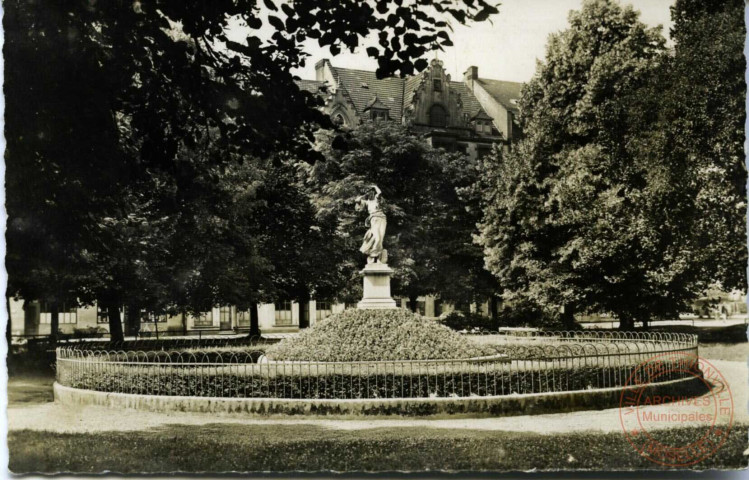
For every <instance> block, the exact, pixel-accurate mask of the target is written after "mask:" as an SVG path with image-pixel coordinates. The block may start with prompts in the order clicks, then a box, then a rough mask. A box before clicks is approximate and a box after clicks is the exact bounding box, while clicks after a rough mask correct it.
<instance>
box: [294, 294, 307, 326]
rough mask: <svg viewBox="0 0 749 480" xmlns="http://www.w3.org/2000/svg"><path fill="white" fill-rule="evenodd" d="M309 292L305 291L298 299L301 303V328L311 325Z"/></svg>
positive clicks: (298, 303)
mask: <svg viewBox="0 0 749 480" xmlns="http://www.w3.org/2000/svg"><path fill="white" fill-rule="evenodd" d="M309 297H310V295H309V292H303V293H302V294H301V295H299V298H298V299H297V305H299V328H308V327H309Z"/></svg>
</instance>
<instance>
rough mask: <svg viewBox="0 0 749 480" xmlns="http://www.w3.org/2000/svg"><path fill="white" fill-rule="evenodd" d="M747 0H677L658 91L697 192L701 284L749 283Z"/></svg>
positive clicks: (678, 156) (671, 147)
mask: <svg viewBox="0 0 749 480" xmlns="http://www.w3.org/2000/svg"><path fill="white" fill-rule="evenodd" d="M744 10H745V3H744V2H742V1H741V0H718V1H708V0H677V1H676V2H675V4H674V5H673V7H672V8H671V12H672V18H673V21H674V26H673V28H672V30H671V38H672V39H673V41H674V43H675V45H674V53H673V57H672V58H671V59H670V63H669V64H668V67H669V68H668V71H667V73H666V74H665V77H666V78H665V81H664V84H665V85H664V88H662V89H660V91H658V92H657V94H658V99H659V101H660V105H661V116H660V122H659V125H658V127H657V129H658V130H660V131H662V132H663V134H662V140H661V141H662V143H665V144H666V148H664V149H663V151H664V153H665V154H666V155H668V156H669V158H671V159H672V161H673V162H675V163H676V162H679V163H681V164H682V165H685V166H686V167H687V168H685V169H684V170H683V172H682V175H684V176H685V177H688V181H689V185H690V187H691V190H692V192H693V194H694V199H695V202H694V209H695V212H696V213H695V215H694V218H695V222H694V224H693V229H692V233H693V238H692V240H693V243H694V246H693V248H692V255H693V257H692V258H691V261H692V262H694V263H696V264H698V265H699V266H700V269H701V271H700V273H699V275H700V278H701V279H702V284H701V285H700V287H701V289H707V288H708V284H709V283H710V282H716V283H718V284H719V285H720V286H722V288H724V289H729V290H730V289H733V288H737V289H740V290H744V291H745V290H746V286H747V285H746V274H745V268H746V263H747V249H746V246H747V243H746V181H747V173H746V165H745V151H744V142H745V131H744V124H745V121H746V113H745V100H746V81H745V72H746V59H745V57H744V52H743V50H744V42H745V39H746V26H745V23H744Z"/></svg>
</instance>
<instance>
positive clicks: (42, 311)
mask: <svg viewBox="0 0 749 480" xmlns="http://www.w3.org/2000/svg"><path fill="white" fill-rule="evenodd" d="M57 318H58V323H59V324H60V325H63V324H74V323H78V307H69V306H68V305H66V304H65V303H63V304H62V305H61V306H60V310H59V311H58V317H57ZM39 323H41V324H52V310H51V307H50V305H49V304H48V303H47V302H39Z"/></svg>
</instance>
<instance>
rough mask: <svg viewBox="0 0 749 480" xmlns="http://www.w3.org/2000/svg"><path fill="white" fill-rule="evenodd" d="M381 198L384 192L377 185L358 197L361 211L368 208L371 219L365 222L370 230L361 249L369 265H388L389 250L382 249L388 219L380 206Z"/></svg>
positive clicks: (357, 200)
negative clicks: (377, 263) (380, 263)
mask: <svg viewBox="0 0 749 480" xmlns="http://www.w3.org/2000/svg"><path fill="white" fill-rule="evenodd" d="M380 197H382V191H381V190H380V189H379V188H378V187H377V185H372V188H371V189H370V190H369V192H367V193H366V194H365V195H361V196H359V197H356V202H357V205H358V207H359V209H363V208H364V207H365V206H366V207H367V211H368V212H369V217H367V220H366V222H365V225H366V226H367V227H369V230H367V233H366V234H365V235H364V242H363V243H362V246H361V248H360V249H359V251H360V252H362V253H363V254H365V255H366V256H367V263H373V262H377V261H380V262H382V263H387V250H385V249H383V248H382V241H383V239H384V238H385V227H387V219H386V218H385V213H384V212H383V211H382V207H381V205H380Z"/></svg>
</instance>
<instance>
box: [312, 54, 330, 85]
mask: <svg viewBox="0 0 749 480" xmlns="http://www.w3.org/2000/svg"><path fill="white" fill-rule="evenodd" d="M326 63H327V64H330V60H328V59H327V58H323V59H322V60H320V61H318V62H317V63H316V64H315V80H317V81H318V82H324V81H325V64H326Z"/></svg>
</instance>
